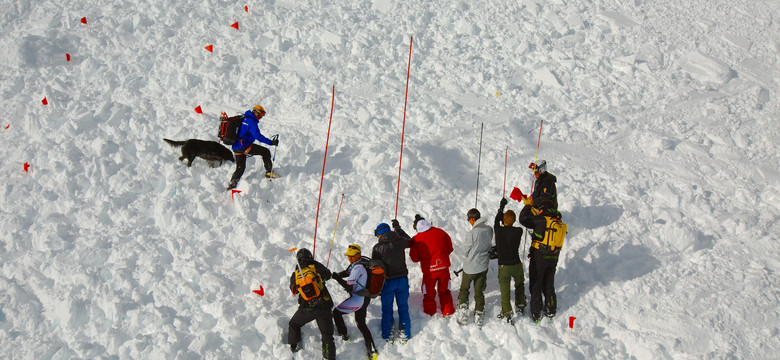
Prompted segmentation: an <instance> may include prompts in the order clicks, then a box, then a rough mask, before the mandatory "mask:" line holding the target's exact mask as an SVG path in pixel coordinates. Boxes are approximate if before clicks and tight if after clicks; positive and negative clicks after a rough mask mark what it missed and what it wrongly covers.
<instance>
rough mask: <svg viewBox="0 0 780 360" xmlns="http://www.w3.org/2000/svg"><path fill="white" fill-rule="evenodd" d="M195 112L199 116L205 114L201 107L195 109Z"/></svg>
mask: <svg viewBox="0 0 780 360" xmlns="http://www.w3.org/2000/svg"><path fill="white" fill-rule="evenodd" d="M195 112H196V113H198V114H203V109H201V108H200V105H198V106H197V107H195Z"/></svg>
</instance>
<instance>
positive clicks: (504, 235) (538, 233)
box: [288, 161, 560, 359]
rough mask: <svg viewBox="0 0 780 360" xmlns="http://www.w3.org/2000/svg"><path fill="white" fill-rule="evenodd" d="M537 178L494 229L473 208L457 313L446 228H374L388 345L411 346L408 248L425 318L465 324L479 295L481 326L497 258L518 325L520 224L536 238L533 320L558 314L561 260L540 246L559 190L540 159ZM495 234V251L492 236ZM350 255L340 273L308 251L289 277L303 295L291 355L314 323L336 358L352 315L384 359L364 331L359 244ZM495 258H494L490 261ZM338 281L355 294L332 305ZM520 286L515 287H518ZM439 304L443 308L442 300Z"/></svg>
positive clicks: (521, 310) (364, 267) (505, 299)
mask: <svg viewBox="0 0 780 360" xmlns="http://www.w3.org/2000/svg"><path fill="white" fill-rule="evenodd" d="M532 167H533V168H534V176H535V178H536V181H535V185H534V191H533V193H532V194H531V195H529V196H522V194H520V196H517V197H516V196H514V195H515V194H514V192H513V196H512V198H513V199H515V200H517V201H521V202H523V204H524V207H523V209H522V210H521V211H520V214H519V215H516V214H515V213H514V212H513V211H512V210H506V211H505V206H506V205H507V203H508V201H507V199H505V198H502V199H501V201H500V204H499V208H498V212H497V214H496V216H495V220H494V222H493V226H492V227H491V226H490V225H488V224H487V221H486V219H483V218H482V216H481V214H480V212H479V210H477V209H470V210H469V211H468V212H467V213H466V218H467V220H468V222H469V223H470V224H471V229H470V230H469V232H468V234H467V236H466V249H465V251H464V253H463V259H462V261H461V263H462V266H463V268H462V269H461V270H459V271H456V272H455V274H456V275H458V274H459V273H460V272H462V273H463V275H462V280H461V285H460V292H459V294H458V295H459V296H458V305H457V307H456V306H455V304H454V300H453V297H452V293H451V292H450V288H451V280H452V278H451V276H450V267H451V262H450V255H451V254H452V253H453V251H454V249H453V246H452V239H451V238H450V236H449V234H447V232H445V231H444V230H442V229H440V228H437V227H434V226H433V225H432V224H431V223H430V222H429V221H427V220H426V219H425V218H423V217H422V216H420V215H419V214H417V215H415V218H414V223H413V225H412V226H413V228H414V230H415V231H416V235H414V236H413V237H410V236H409V235H408V234H407V233H406V232H405V231H404V230H403V229H402V228H401V226H400V224H399V222H398V220H395V219H394V220H392V221H391V224H392V227H391V225H388V224H387V223H381V224H379V225H378V226H377V227H376V229H375V230H374V235H375V236H376V237H377V243H376V245H374V247H373V249H372V251H371V258H370V259H373V260H380V261H381V262H382V263H383V264H384V269H385V282H384V286H383V287H382V290H381V294H380V296H381V306H382V319H381V322H380V324H381V335H382V339H384V340H385V341H387V342H394V341H399V342H401V343H405V342H406V341H407V340H408V338H409V337H410V335H411V320H410V317H409V301H408V300H409V278H408V274H409V271H408V268H407V266H406V249H409V258H410V259H411V260H412V261H413V262H419V263H420V269H421V271H422V275H423V278H422V287H421V291H422V294H423V300H422V308H423V312H424V313H425V314H428V315H430V316H433V315H435V314H436V313H437V310H438V309H440V310H441V314H442V315H443V316H449V315H453V314H455V318H456V320H457V322H458V323H459V324H461V325H463V324H466V323H467V322H468V318H469V299H470V290H471V289H472V286H473V290H474V303H475V307H474V322H475V323H476V324H477V325H478V326H482V324H483V323H484V312H485V294H484V293H485V289H486V287H487V273H488V265H489V262H490V260H491V258H497V259H498V266H499V267H498V282H499V288H500V292H501V312H500V313H499V318H501V319H504V320H506V321H507V322H509V323H512V324H514V322H513V316H514V315H524V314H525V309H526V306H527V300H526V294H525V278H524V272H523V263H522V258H521V256H520V250H519V249H520V245H521V241H522V235H523V230H522V228H520V227H514V226H513V225H514V223H515V222H519V223H520V225H522V226H524V227H526V228H527V229H528V231H529V236H530V237H531V238H532V242H531V246H530V247H529V254H528V258H529V260H530V263H529V282H530V284H529V285H530V294H531V301H530V302H531V304H530V311H531V317H532V319H533V320H534V321H537V322H538V321H541V318H542V312H544V314H545V315H546V316H547V317H549V318H552V317H553V316H555V313H556V310H557V300H556V296H555V284H554V276H555V270H556V266H557V262H558V256H557V255H554V256H553V255H549V254H542V253H541V252H540V251H539V245H538V242H540V241H542V239H544V238H545V233H546V232H547V231H548V228H547V220H546V219H545V217H555V218H558V219H560V213H559V212H558V210H557V208H558V200H557V189H556V181H557V179H556V177H555V176H554V175H553V174H550V173H549V172H547V164H546V162H545V161H541V162H539V163H538V164H532ZM494 236H495V246H493V238H494ZM345 255H346V256H347V257H348V259H349V262H350V265H349V267H348V268H347V269H346V270H344V271H342V272H338V273H336V272H331V271H330V270H329V269H327V268H326V267H325V266H323V265H322V264H321V263H319V262H317V261H315V260H314V259H313V257H312V254H311V252H310V251H309V250H307V249H301V250H299V251H298V253H297V260H298V264H297V266H298V268H297V269H296V271H295V272H293V274H292V275H291V277H290V288H291V290H292V292H293V294H298V295H299V298H298V302H299V308H298V311H296V313H295V314H294V315H293V317H292V318H291V319H290V322H289V333H288V342H289V344H290V346H291V350H292V351H293V352H295V351H298V350H299V349H300V339H301V336H300V334H301V327H302V326H303V325H305V324H306V323H308V322H310V321H314V320H316V321H317V325H318V327H319V329H320V332H321V334H322V356H323V358H325V359H335V343H334V326H333V323H334V322H335V324H336V326H335V328H336V331H337V333H338V335H339V336H340V337H342V338H343V339H345V340H349V336H348V333H347V329H346V325H345V323H344V319H343V317H344V315H347V314H351V313H354V314H355V320H356V323H357V326H358V329H359V330H360V332H361V334H362V335H363V338H364V340H365V346H366V351H367V354H368V358H369V359H376V356H377V355H378V352H377V348H376V345H375V343H374V340H373V337H372V334H371V331H370V329H369V328H368V326H367V325H366V309H367V307H368V305H369V303H370V301H371V298H370V297H369V296H363V295H360V294H363V293H364V291H363V292H361V290H363V289H365V288H366V287H367V286H368V284H367V281H368V280H367V279H368V276H369V275H368V271H369V266H368V261H369V260H370V259H369V258H367V257H365V256H363V255H362V249H361V247H360V246H359V245H357V244H352V245H349V246H348V248H347V252H346V253H345ZM491 255H492V256H491ZM309 266H313V268H314V269H315V270H316V272H317V274H318V276H319V277H320V279H321V281H320V285H319V286H320V291H319V296H318V297H315V298H313V299H309V300H307V299H306V298H305V296H304V294H302V293H301V292H302V290H301V289H302V288H301V287H300V286H301V283H304V282H305V281H303V280H302V278H303V273H305V271H302V270H301V269H302V268H305V267H309ZM331 278H333V279H334V280H336V281H337V282H338V283H339V284H340V285H341V286H342V287H344V289H345V290H346V291H347V292H348V293H349V294H350V297H349V298H348V299H347V300H345V301H343V302H342V303H341V304H339V305H338V306H336V307H335V308H334V307H333V301H332V299H331V297H330V294H329V293H328V291H327V288H326V287H325V285H324V282H325V281H327V280H329V279H331ZM512 282H514V287H512ZM512 289H514V297H515V306H514V307H512V304H511V297H512ZM437 296H438V302H439V306H438V307H437V302H436V297H437ZM394 307H396V308H397V311H398V322H399V327H398V328H397V329H396V328H395V327H394V326H393V325H394V322H395V319H394V314H395V311H394Z"/></svg>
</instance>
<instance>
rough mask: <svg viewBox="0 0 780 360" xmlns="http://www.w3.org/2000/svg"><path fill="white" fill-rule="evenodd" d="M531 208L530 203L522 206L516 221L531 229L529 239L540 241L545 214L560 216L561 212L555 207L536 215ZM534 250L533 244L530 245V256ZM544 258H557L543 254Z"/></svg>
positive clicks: (544, 227) (544, 229)
mask: <svg viewBox="0 0 780 360" xmlns="http://www.w3.org/2000/svg"><path fill="white" fill-rule="evenodd" d="M534 202H536V200H534ZM531 209H532V207H531V206H530V205H526V206H525V207H523V210H521V211H520V215H519V216H518V217H517V221H518V222H519V223H520V224H521V225H523V226H525V227H527V228H528V229H529V231H533V232H532V233H531V234H530V235H531V240H536V241H540V240H543V239H544V232H545V231H546V229H547V220H545V218H544V217H545V216H550V217H560V216H561V213H560V212H558V210H556V209H548V210H545V211H544V212H542V213H540V214H538V215H534V214H533V212H532V211H531ZM532 244H533V241H532ZM535 250H537V249H536V248H534V247H533V245H531V249H530V252H529V254H530V256H531V257H533V256H535V254H536V251H535ZM545 258H551V259H553V258H554V259H557V258H558V257H557V256H550V257H548V256H545Z"/></svg>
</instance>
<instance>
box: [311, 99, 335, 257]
mask: <svg viewBox="0 0 780 360" xmlns="http://www.w3.org/2000/svg"><path fill="white" fill-rule="evenodd" d="M335 101H336V85H333V95H331V98H330V120H328V135H327V137H326V138H325V155H323V156H322V175H321V176H320V194H319V195H318V196H317V215H316V216H315V218H314V246H312V249H311V254H312V258H314V257H315V254H316V252H315V251H316V250H317V223H318V222H319V220H320V200H321V199H322V181H323V180H324V178H325V161H326V160H328V142H329V141H330V124H331V123H332V122H333V103H334V102H335Z"/></svg>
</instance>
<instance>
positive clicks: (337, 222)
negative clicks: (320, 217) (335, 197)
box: [325, 194, 344, 267]
mask: <svg viewBox="0 0 780 360" xmlns="http://www.w3.org/2000/svg"><path fill="white" fill-rule="evenodd" d="M343 202H344V194H341V201H339V211H338V212H337V213H336V226H334V227H333V237H332V238H331V239H330V250H328V261H327V262H325V267H328V264H330V253H331V252H332V251H333V240H335V239H336V229H338V227H339V216H340V215H341V204H342V203H343Z"/></svg>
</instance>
